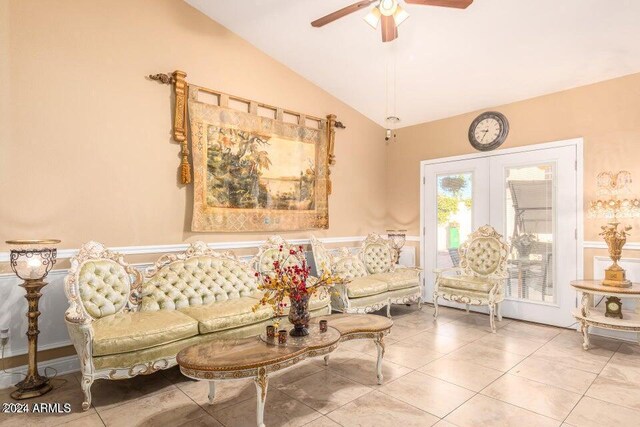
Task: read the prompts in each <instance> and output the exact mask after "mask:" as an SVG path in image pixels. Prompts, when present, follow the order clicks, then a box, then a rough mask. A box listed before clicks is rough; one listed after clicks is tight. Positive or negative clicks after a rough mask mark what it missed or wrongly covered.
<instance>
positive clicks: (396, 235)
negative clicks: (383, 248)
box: [387, 230, 407, 249]
mask: <svg viewBox="0 0 640 427" xmlns="http://www.w3.org/2000/svg"><path fill="white" fill-rule="evenodd" d="M387 236H388V237H389V241H390V242H391V244H392V245H393V247H394V248H395V249H400V248H402V247H403V246H404V244H405V242H406V240H407V230H387Z"/></svg>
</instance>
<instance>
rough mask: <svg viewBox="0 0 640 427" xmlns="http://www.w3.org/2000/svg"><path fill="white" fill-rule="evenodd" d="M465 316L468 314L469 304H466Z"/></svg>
mask: <svg viewBox="0 0 640 427" xmlns="http://www.w3.org/2000/svg"><path fill="white" fill-rule="evenodd" d="M466 310H467V314H469V304H466Z"/></svg>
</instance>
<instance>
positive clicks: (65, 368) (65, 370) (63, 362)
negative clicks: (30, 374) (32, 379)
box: [0, 355, 80, 389]
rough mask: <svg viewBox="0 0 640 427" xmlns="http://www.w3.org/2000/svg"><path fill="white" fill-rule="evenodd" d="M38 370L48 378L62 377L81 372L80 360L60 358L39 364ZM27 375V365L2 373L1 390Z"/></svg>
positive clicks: (69, 357)
mask: <svg viewBox="0 0 640 427" xmlns="http://www.w3.org/2000/svg"><path fill="white" fill-rule="evenodd" d="M38 368H39V369H38V370H39V371H40V375H46V376H48V377H53V376H60V375H65V374H70V373H72V372H78V371H79V370H80V360H79V359H78V356H76V355H73V356H66V357H60V358H58V359H51V360H45V361H43V362H38ZM52 369H54V371H53V372H51V370H52ZM45 371H46V372H45ZM26 374H27V365H24V366H19V367H16V368H12V369H9V370H7V372H2V371H0V389H2V388H7V387H11V386H13V385H15V384H16V383H17V382H19V381H22V379H23V378H24V377H25V375H26Z"/></svg>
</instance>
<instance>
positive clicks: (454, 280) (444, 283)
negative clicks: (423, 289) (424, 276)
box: [438, 276, 493, 293]
mask: <svg viewBox="0 0 640 427" xmlns="http://www.w3.org/2000/svg"><path fill="white" fill-rule="evenodd" d="M438 284H439V286H440V287H446V288H452V289H460V290H465V291H472V292H484V293H489V291H490V290H491V288H493V283H491V282H488V281H487V280H486V279H483V278H480V277H473V276H449V277H441V278H440V279H439V280H438Z"/></svg>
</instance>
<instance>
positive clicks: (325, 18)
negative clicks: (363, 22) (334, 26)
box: [311, 0, 376, 27]
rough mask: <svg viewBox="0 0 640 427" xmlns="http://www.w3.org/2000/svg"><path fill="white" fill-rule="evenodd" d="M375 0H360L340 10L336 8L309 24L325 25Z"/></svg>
mask: <svg viewBox="0 0 640 427" xmlns="http://www.w3.org/2000/svg"><path fill="white" fill-rule="evenodd" d="M375 1H376V0H362V1H359V2H356V3H354V4H352V5H350V6H347V7H343V8H342V9H340V10H336V11H335V12H333V13H330V14H328V15H326V16H323V17H322V18H319V19H316V20H315V21H313V22H312V23H311V26H313V27H322V26H324V25H327V24H329V23H331V22H333V21H335V20H337V19H340V18H342V17H343V16H347V15H349V14H351V13H353V12H357V11H358V10H361V9H363V8H365V7H367V6H369V5H370V4H371V3H373V2H375Z"/></svg>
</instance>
